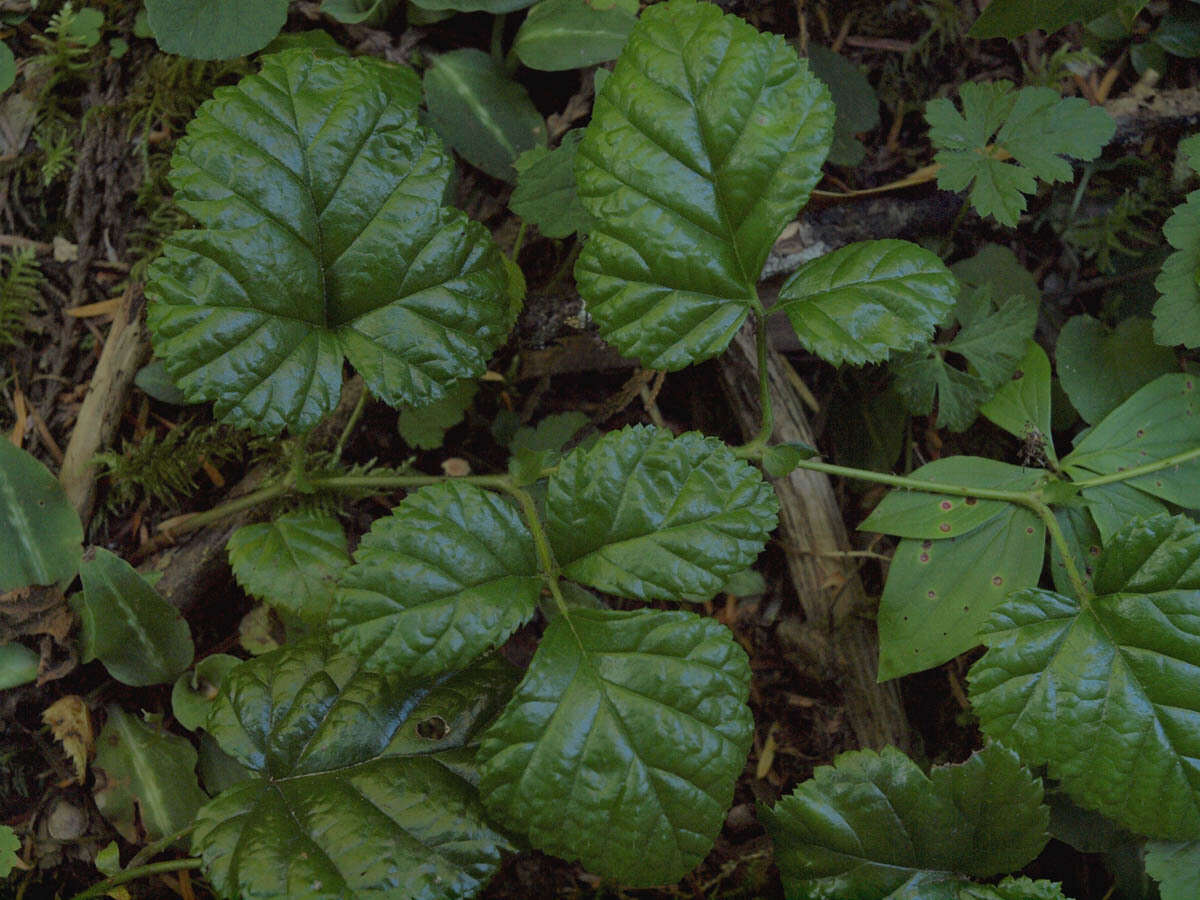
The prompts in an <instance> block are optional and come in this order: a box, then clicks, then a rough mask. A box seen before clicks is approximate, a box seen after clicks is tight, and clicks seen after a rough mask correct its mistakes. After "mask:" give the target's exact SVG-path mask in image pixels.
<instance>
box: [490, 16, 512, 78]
mask: <svg viewBox="0 0 1200 900" xmlns="http://www.w3.org/2000/svg"><path fill="white" fill-rule="evenodd" d="M507 18H508V17H507V16H503V15H501V16H493V17H492V47H491V49H492V59H494V60H495V61H496V65H497V66H499V67H500V68H502V69H505V70H507V68H508V60H506V59H505V58H504V22H505V20H506V19H507Z"/></svg>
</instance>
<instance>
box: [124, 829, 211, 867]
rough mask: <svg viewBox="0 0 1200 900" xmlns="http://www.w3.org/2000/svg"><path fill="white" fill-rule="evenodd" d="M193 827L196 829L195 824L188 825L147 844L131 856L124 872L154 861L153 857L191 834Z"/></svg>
mask: <svg viewBox="0 0 1200 900" xmlns="http://www.w3.org/2000/svg"><path fill="white" fill-rule="evenodd" d="M195 827H196V823H195V822H193V823H192V824H191V825H188V826H187V827H186V828H180V829H179V830H178V831H177V832H175V833H174V834H168V835H167V836H166V837H163V838H159V839H158V840H157V841H154V842H152V843H149V844H147V845H146V846H145V847H143V848H142V849H141V850H139V851H138V852H137V853H135V854H134V855H133V859H131V860H130V861H129V865H127V866H126V867H125V870H132V869H136V868H138V867H139V866H141V865H144V864H145V863H147V862H149V861H150V860H152V859H154V857H156V856H158V854H160V853H162V852H163V851H164V850H166V849H167V848H168V847H170V846H171V845H172V844H174V843H175V842H176V841H178V840H180V839H181V838H185V837H187V836H188V835H189V834H191V833H192V829H194V828H195Z"/></svg>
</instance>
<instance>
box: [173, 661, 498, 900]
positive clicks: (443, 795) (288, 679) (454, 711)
mask: <svg viewBox="0 0 1200 900" xmlns="http://www.w3.org/2000/svg"><path fill="white" fill-rule="evenodd" d="M513 680H514V679H513V676H512V674H511V670H510V669H509V668H508V666H507V665H506V664H504V663H499V662H494V661H493V662H491V663H488V664H487V665H485V666H482V667H479V668H477V669H475V670H472V671H470V672H466V673H462V674H459V675H455V676H451V677H449V678H446V679H443V680H441V681H439V682H435V683H433V684H417V683H414V682H403V681H398V680H397V679H394V678H387V677H384V676H382V675H377V674H371V673H366V672H361V671H359V670H358V665H357V663H356V662H355V660H354V659H353V658H351V657H348V656H344V655H338V654H335V653H332V652H331V651H329V650H328V649H326V648H323V647H320V646H318V645H314V644H299V645H295V646H292V647H287V648H284V649H281V650H278V651H275V652H274V653H271V654H268V655H265V656H260V657H258V658H256V659H254V660H251V661H250V662H247V663H243V664H242V665H241V666H239V667H238V668H237V669H235V670H234V671H232V672H231V673H230V674H229V675H228V676H227V677H226V680H225V684H224V686H223V688H222V691H221V694H220V695H219V697H218V700H217V703H216V704H215V706H214V708H213V710H212V712H211V713H210V714H209V720H208V730H209V731H210V732H211V733H212V734H213V735H214V736H215V737H216V738H217V740H218V741H219V742H220V744H221V747H222V749H223V750H225V751H226V752H227V753H229V754H231V755H232V756H233V757H234V758H235V759H237V760H238V761H239V762H240V763H242V765H244V766H246V767H247V768H249V769H250V770H251V771H252V772H253V773H254V774H255V777H254V778H252V779H251V780H249V781H245V782H242V783H241V784H239V785H236V786H234V787H232V788H230V789H228V790H226V791H225V792H224V793H223V794H221V795H220V796H219V797H217V798H216V799H215V800H213V801H212V802H210V803H209V804H207V805H206V806H205V807H204V808H203V809H201V810H200V813H199V815H198V816H197V825H196V831H195V832H194V834H193V836H192V850H193V852H194V853H196V854H199V855H202V856H203V859H204V865H205V868H206V870H207V872H208V873H209V876H210V878H211V879H212V881H213V884H214V886H215V887H216V888H217V889H218V890H219V891H221V892H222V893H223V894H225V895H233V896H241V897H246V898H249V897H255V898H285V897H286V898H296V900H309V898H323V900H324V898H328V900H332V898H335V897H336V898H342V897H348V896H353V897H356V898H363V900H385V898H394V897H421V898H426V900H459V898H461V897H464V896H470V895H472V894H473V893H474V892H475V891H477V890H478V889H479V888H480V887H482V885H483V883H484V882H486V881H487V879H488V878H489V877H491V875H492V873H493V872H494V871H495V870H496V868H497V866H498V865H499V861H500V852H501V851H502V850H510V849H512V845H511V844H510V843H509V842H508V840H507V839H506V838H505V837H504V836H503V835H502V834H501V833H499V832H498V831H496V830H495V828H494V827H493V826H491V825H490V824H488V823H487V821H486V819H485V818H484V814H483V809H482V807H481V806H480V804H479V799H478V795H477V794H476V791H475V788H474V787H473V786H472V785H473V782H474V779H475V777H476V776H475V775H474V773H473V766H472V762H471V758H472V752H471V748H470V745H471V744H472V743H473V742H474V740H475V735H476V732H477V731H478V730H479V728H480V727H482V725H483V724H485V723H486V722H487V721H488V720H489V719H490V717H491V716H492V715H494V714H495V711H496V709H497V708H498V706H499V704H500V703H503V701H504V699H506V697H507V694H508V692H509V691H510V690H511V687H512V683H513Z"/></svg>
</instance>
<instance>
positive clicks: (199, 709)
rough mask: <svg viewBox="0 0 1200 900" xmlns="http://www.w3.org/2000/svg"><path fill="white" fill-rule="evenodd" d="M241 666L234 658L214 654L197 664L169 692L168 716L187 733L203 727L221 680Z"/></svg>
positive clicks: (177, 680) (238, 660)
mask: <svg viewBox="0 0 1200 900" xmlns="http://www.w3.org/2000/svg"><path fill="white" fill-rule="evenodd" d="M240 662H241V660H240V659H238V658H237V657H236V656H229V655H228V654H226V653H214V654H212V655H211V656H206V657H204V659H202V660H200V662H198V663H196V668H195V669H193V670H192V671H191V672H184V673H183V674H182V675H180V676H179V678H177V679H176V681H175V686H174V687H173V688H171V712H172V713H173V714H174V716H175V719H176V721H178V722H179V724H180V725H182V726H183V727H184V728H186V729H187V730H188V731H195V730H196V729H197V728H199V727H200V726H202V725H203V724H204V720H205V719H207V718H208V711H209V709H210V708H211V707H212V704H213V700H215V699H216V697H217V690H218V689H219V688H220V687H221V682H222V680H224V678H225V676H226V675H228V674H229V670H230V669H232V668H233V667H234V666H236V665H237V664H238V663H240Z"/></svg>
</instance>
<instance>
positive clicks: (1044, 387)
mask: <svg viewBox="0 0 1200 900" xmlns="http://www.w3.org/2000/svg"><path fill="white" fill-rule="evenodd" d="M960 352H961V351H960ZM1005 368H1007V365H1006V366H1005ZM981 371H982V370H981ZM979 411H980V412H981V413H983V414H984V415H985V416H987V417H988V418H989V419H991V420H992V421H993V422H995V423H996V424H997V425H999V426H1000V427H1001V428H1003V429H1004V430H1005V431H1007V432H1008V433H1009V434H1011V435H1013V436H1014V437H1018V438H1020V439H1021V440H1022V441H1025V452H1026V456H1027V457H1035V458H1037V459H1038V460H1039V461H1048V462H1051V463H1057V462H1058V457H1057V456H1056V455H1055V453H1054V439H1053V436H1052V435H1051V428H1052V425H1051V409H1050V359H1049V358H1048V357H1047V356H1046V351H1045V350H1043V349H1042V348H1041V347H1040V346H1039V345H1038V343H1037V342H1036V341H1032V340H1031V341H1030V342H1029V344H1028V345H1027V349H1026V351H1025V356H1024V357H1023V358H1022V359H1021V361H1020V362H1019V363H1017V368H1016V371H1014V372H1013V373H1012V374H1011V375H1010V376H1009V378H1008V380H1007V381H1002V382H1000V388H999V390H997V391H996V393H995V395H994V396H993V397H992V399H990V400H988V401H987V403H984V404H983V405H982V406H981V407H979Z"/></svg>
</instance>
